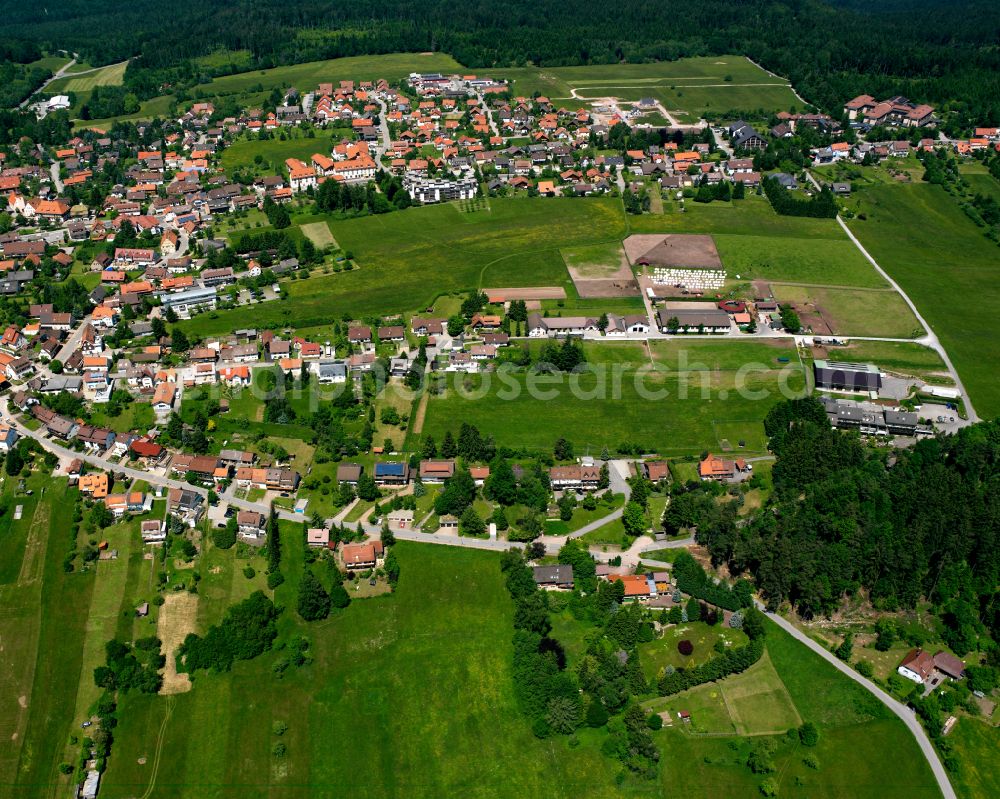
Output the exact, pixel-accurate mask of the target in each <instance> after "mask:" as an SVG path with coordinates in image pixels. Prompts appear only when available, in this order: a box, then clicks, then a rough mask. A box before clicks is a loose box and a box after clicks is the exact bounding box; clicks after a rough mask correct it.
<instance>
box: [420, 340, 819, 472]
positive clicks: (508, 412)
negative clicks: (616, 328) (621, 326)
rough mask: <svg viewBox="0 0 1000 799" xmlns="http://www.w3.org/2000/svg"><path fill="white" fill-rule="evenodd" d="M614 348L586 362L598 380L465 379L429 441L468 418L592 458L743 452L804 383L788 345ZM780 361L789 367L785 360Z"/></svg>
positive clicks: (527, 441)
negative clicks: (628, 445)
mask: <svg viewBox="0 0 1000 799" xmlns="http://www.w3.org/2000/svg"><path fill="white" fill-rule="evenodd" d="M616 346H617V345H615V344H611V343H607V344H602V345H599V347H600V348H599V349H597V350H596V351H595V352H593V354H592V355H590V356H589V357H590V363H592V364H594V365H595V367H596V368H597V369H598V370H599V371H598V372H597V373H595V374H584V375H573V376H565V375H562V376H560V375H553V376H544V375H543V376H535V375H525V374H505V375H496V374H494V375H471V376H468V377H465V376H459V377H457V378H456V379H453V380H451V381H450V382H449V383H448V384H447V385H448V389H447V391H446V392H445V393H444V394H441V395H436V396H432V397H431V398H430V401H429V403H428V407H427V415H426V417H425V420H424V426H423V430H422V435H423V436H426V435H432V436H433V437H434V439H435V440H436V441H440V440H441V439H442V438H443V436H444V434H445V432H447V431H449V430H451V431H452V433H453V434H454V433H455V432H456V431H457V429H458V426H459V425H460V424H461V423H462V422H468V423H470V424H474V425H477V426H478V427H479V429H480V430H481V431H482V432H483V433H484V434H489V435H493V436H494V437H495V438H496V441H497V444H498V445H501V446H510V447H525V448H527V449H529V450H535V451H550V450H551V447H552V444H553V443H554V442H555V441H556V439H558V438H560V437H565V438H567V439H569V440H570V441H572V442H573V443H574V444H575V445H576V449H577V452H578V453H586V452H588V451H589V452H590V454H592V455H596V454H599V453H600V452H601V450H602V448H604V447H609V448H610V449H612V450H613V449H614V448H615V447H617V446H618V445H619V444H621V443H623V442H634V443H639V444H641V445H642V446H643V447H644V448H645V451H657V452H660V453H661V454H665V455H691V454H698V453H700V452H702V451H704V450H705V449H721V448H722V447H723V444H724V443H728V445H729V446H730V447H732V448H733V449H737V448H738V447H739V442H740V441H742V442H744V445H745V446H744V447H743V451H745V452H763V451H764V450H765V448H766V441H765V436H764V429H763V425H762V421H763V419H764V416H765V415H766V414H767V411H768V410H769V409H770V407H771V406H772V405H773V404H774V403H775V402H778V401H780V400H781V399H782V393H783V392H782V385H783V384H784V385H786V386H787V387H788V390H789V392H790V393H794V392H795V391H797V390H801V388H802V385H803V379H804V378H803V374H802V370H801V367H800V366H799V364H798V360H797V358H796V355H795V351H794V349H793V348H791V347H789V346H788V345H786V344H781V345H777V346H774V347H771V346H769V345H767V344H758V343H748V344H744V343H742V342H734V341H727V342H714V341H702V340H693V339H692V340H688V341H676V342H674V341H671V342H665V343H663V344H662V345H661V344H660V343H659V342H657V344H656V346H655V348H654V350H653V353H654V355H653V361H652V363H651V362H650V360H649V356H648V355H646V356H645V358H644V357H643V350H642V348H641V347H640V346H637V345H634V344H623V345H622V346H623V349H622V350H621V352H620V353H616V352H615V350H616ZM779 356H781V357H788V358H790V359H791V362H790V363H789V364H779V363H777V360H776V358H777V357H779ZM616 375H617V376H616ZM452 377H455V376H454V375H452ZM539 378H540V379H539ZM532 386H534V388H532ZM739 386H742V390H741V389H740V388H739ZM412 438H413V437H411V440H410V441H409V442H408V445H409V446H411V447H412V446H415V445H416V443H417V442H415V441H413V440H412Z"/></svg>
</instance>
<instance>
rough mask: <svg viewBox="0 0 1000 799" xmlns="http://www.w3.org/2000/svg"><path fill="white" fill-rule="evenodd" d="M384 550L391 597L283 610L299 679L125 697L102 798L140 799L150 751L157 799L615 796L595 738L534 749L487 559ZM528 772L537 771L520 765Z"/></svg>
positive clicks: (247, 674) (506, 605)
mask: <svg viewBox="0 0 1000 799" xmlns="http://www.w3.org/2000/svg"><path fill="white" fill-rule="evenodd" d="M397 547H398V548H397V552H398V554H399V557H400V561H401V566H402V576H401V579H400V583H399V586H398V589H397V591H396V593H395V594H393V595H391V596H385V597H378V598H374V599H367V600H364V601H359V602H356V603H354V604H352V605H351V607H349V608H348V609H347V610H346V611H344V612H341V613H338V614H336V615H334V616H332V617H331V618H330V619H329V620H327V621H326V622H322V623H319V624H313V625H308V626H307V625H301V624H299V623H298V622H297V620H295V619H293V618H292V617H291V615H292V611H286V613H285V618H283V619H282V621H281V624H282V627H283V628H286V627H287V628H289V631H291V629H293V628H294V629H299V628H301V629H302V630H303V631H304V632H306V634H307V635H308V636H309V637H310V639H311V641H312V648H311V651H312V655H313V657H314V658H315V661H314V663H313V664H312V665H311V666H308V667H305V668H302V669H295V668H291V669H289V670H288V671H287V672H285V676H284V678H283V679H277V678H276V677H275V676H274V675H273V674H272V673H271V664H272V663H273V662H274V661H275V660H277V659H278V658H279V657H281V656H282V653H277V652H276V653H269V654H267V655H265V656H263V657H261V658H260V659H259V660H257V661H252V662H247V663H240V664H238V665H237V666H236V668H235V669H234V670H233V672H232V673H229V674H221V675H208V674H199V675H198V676H197V677H196V679H195V681H194V688H193V690H192V691H191V692H190V693H186V694H180V695H178V696H176V697H174V698H173V699H172V700H169V701H168V700H166V699H164V698H163V697H138V696H137V697H130V698H129V699H128V700H127V701H126V703H125V705H124V707H123V709H122V713H121V715H122V718H123V721H122V723H121V724H120V726H119V728H118V730H117V732H116V741H115V752H116V754H115V756H114V757H113V758H112V760H111V761H109V769H108V772H107V774H106V776H105V779H104V781H103V787H102V789H101V791H102V796H106V797H111V798H112V799H114V797H126V796H135V795H139V794H141V793H142V792H143V791H145V790H146V789H147V788H148V787H149V786H150V783H151V778H152V777H153V773H152V772H153V770H154V769H153V763H154V757H153V755H154V754H155V753H156V751H157V746H158V745H159V747H160V750H159V751H160V757H159V767H158V769H156V777H155V787H154V788H153V794H155V795H156V796H158V797H168V798H169V797H186V796H192V797H194V796H197V797H203V796H208V795H210V796H213V797H219V798H220V799H221V798H223V797H245V796H252V795H262V794H266V795H268V796H272V797H305V796H317V797H318V796H324V797H325V796H334V795H341V794H343V793H349V794H350V795H351V796H354V797H366V796H371V797H385V796H393V795H396V796H407V797H421V796H434V797H437V796H446V795H455V794H456V793H458V792H461V793H463V794H466V795H470V796H474V797H494V796H496V797H504V796H542V795H544V796H556V797H559V796H566V797H577V796H595V797H596V796H599V797H604V796H607V797H611V796H616V795H620V794H619V792H618V789H616V788H615V786H614V781H613V776H614V772H615V770H616V768H615V766H614V764H613V763H612V762H611V761H609V760H607V759H605V758H603V757H602V756H601V755H600V754H599V753H598V752H597V751H596V750H595V744H596V743H597V742H598V739H596V738H595V737H592V738H591V739H589V740H588V742H585V743H584V745H582V746H580V747H579V748H577V749H570V748H569V747H567V745H566V743H565V741H564V740H558V739H557V740H550V741H539V740H537V739H535V738H534V736H533V735H532V734H531V732H530V729H529V727H528V725H527V723H526V722H525V721H524V719H523V717H521V715H520V714H519V713H518V711H517V709H516V707H515V704H514V698H513V693H512V686H511V680H510V668H511V666H510V643H509V640H510V634H511V614H512V607H511V604H510V600H509V599H508V596H507V594H506V590H505V588H504V586H503V582H502V580H501V576H500V571H499V568H498V563H497V558H496V556H495V555H492V554H488V553H481V552H472V551H461V550H456V549H453V548H447V547H420V546H418V545H413V544H406V543H401V544H399V545H397ZM292 549H293V548H292V547H289V552H291V550H292ZM295 549H298V548H295ZM285 568H286V569H291V568H292V564H291V563H287V564H286V566H285ZM299 568H300V569H301V566H300V567H299ZM456 575H461V579H456ZM218 576H223V575H218ZM210 579H212V578H210V577H209V576H207V575H206V577H205V579H204V580H203V583H204V582H207V581H209V580H210ZM240 579H242V577H240ZM290 582H291V581H290ZM286 587H287V588H288V589H289V590H290V591H293V590H294V585H286V586H282V587H281V588H280V589H279V594H280V596H281V597H285V598H286V599H285V600H284V601H286V604H289V605H290V606H294V593H292V594H289V592H288V591H284V590H283V589H285V588H286ZM289 596H291V597H292V598H293V601H291V602H290V603H289V602H288V601H287V597H289ZM473 596H474V597H475V601H474V602H473V603H470V597H473ZM470 607H474V608H475V623H474V624H470V622H469V616H468V614H469V610H470ZM457 686H461V690H456V687H457ZM168 710H169V711H170V716H169V720H168V721H166V723H164V720H165V718H166V714H167V712H168ZM276 720H281V721H284V722H285V723H287V724H288V731H287V732H286V733H285V734H284V735H283V736H282V737H281V739H280V740H281V741H282V742H283V743H284V744H285V745H286V747H287V755H286V756H284V757H281V758H278V757H275V756H274V755H273V754H272V753H271V748H272V746H273V745H274V743H275V741H276V740H278V739H277V738H276V737H275V736H274V735H273V734H272V733H271V725H272V722H273V721H276ZM590 740H593V743H591V742H589V741H590ZM332 741H336V742H337V744H336V747H335V748H334V749H333V750H331V742H332ZM487 741H488V742H489V747H490V757H489V760H488V762H484V761H483V760H482V752H483V746H484V745H486V742H487ZM144 756H145V757H147V758H149V759H148V760H147V762H146V764H145V765H139V763H138V760H139V758H141V757H144ZM361 762H363V763H366V764H367V765H366V767H365V769H364V773H363V774H362V773H359V771H358V769H357V764H358V763H361ZM540 762H544V763H545V764H546V765H545V768H544V769H538V768H535V767H533V766H531V765H529V764H535V765H537V764H538V763H540Z"/></svg>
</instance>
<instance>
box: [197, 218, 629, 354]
mask: <svg viewBox="0 0 1000 799" xmlns="http://www.w3.org/2000/svg"><path fill="white" fill-rule="evenodd" d="M623 217H624V214H623V211H622V209H621V204H620V203H619V202H618V201H616V200H613V199H611V198H606V199H594V200H584V201H581V200H573V199H565V200H561V199H555V200H548V201H545V202H533V201H531V200H527V199H524V198H517V199H506V200H504V199H500V200H493V201H491V203H490V209H489V210H483V211H477V212H474V213H462V212H461V211H460V210H459V209H458V208H457V207H456V206H455V205H453V204H444V205H436V206H425V207H422V208H410V209H407V210H406V211H397V212H394V213H391V214H383V215H379V216H364V217H358V218H355V219H345V220H339V219H329V226H330V229H331V231H332V234H333V236H334V238H335V239H336V241H337V243H338V244H339V245H340V247H341V248H343V249H344V250H345V251H346V252H350V253H351V254H352V256H353V257H354V260H355V261H356V263H357V265H358V268H356V269H354V270H352V271H350V272H339V273H333V274H329V275H319V274H317V275H314V276H313V277H311V278H309V279H308V280H298V281H291V282H289V283H286V284H285V286H286V288H287V289H288V293H289V298H288V299H287V300H283V301H280V302H269V303H264V304H262V305H259V306H254V307H253V308H238V309H235V310H231V311H218V312H214V313H209V314H202V315H200V316H197V317H195V318H194V319H193V320H191V321H190V322H187V323H185V327H187V328H188V329H189V330H190V331H191V332H193V333H196V334H198V335H209V334H216V333H224V332H228V331H230V330H233V329H235V328H238V327H242V326H243V325H244V324H247V323H249V322H250V321H253V323H254V324H256V325H258V326H265V325H268V324H289V323H293V324H295V325H296V326H297V327H307V326H310V325H320V324H326V323H328V322H329V321H330V320H331V319H334V318H337V317H340V316H341V315H344V314H349V315H351V316H353V317H361V316H366V315H379V316H385V315H390V314H393V313H401V312H404V311H413V310H416V309H418V308H423V307H426V306H430V305H432V304H433V303H434V300H435V298H436V297H438V296H439V295H441V294H446V293H449V292H455V291H470V290H474V289H477V288H480V287H483V288H490V287H509V286H563V287H566V288H567V291H571V290H572V289H571V283H570V280H569V275H568V273H567V272H566V266H565V263H564V262H563V259H562V256H561V254H560V248H562V247H570V246H579V245H586V244H596V243H600V242H606V241H617V240H620V239H621V238H623V237H624V235H625V221H624V218H623ZM310 220H311V221H312V222H314V221H317V218H316V217H310ZM291 229H292V230H295V231H298V228H291Z"/></svg>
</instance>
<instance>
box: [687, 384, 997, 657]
mask: <svg viewBox="0 0 1000 799" xmlns="http://www.w3.org/2000/svg"><path fill="white" fill-rule="evenodd" d="M766 427H767V432H768V435H769V436H770V443H771V447H772V449H773V451H774V453H775V455H776V456H777V459H778V460H777V463H776V464H775V467H774V487H775V495H774V499H773V500H772V502H771V503H770V505H769V506H767V507H765V508H763V509H762V510H761V511H760V512H759V513H758V514H757V515H756V516H755V517H754V518H753V519H752V521H751V522H750V523H749V524H748V525H746V526H745V527H742V528H738V527H737V526H735V525H731V524H711V523H710V524H708V525H703V526H702V527H701V528H699V533H698V538H699V541H700V543H702V544H705V545H706V546H707V547H708V548H709V550H710V552H711V554H712V557H713V560H714V561H715V562H716V563H718V564H722V563H725V564H728V566H729V567H730V569H731V570H732V571H733V572H734V573H737V574H750V575H752V576H753V577H754V580H755V583H756V585H757V587H758V588H759V589H760V591H761V592H762V594H763V596H764V597H765V599H766V600H767V601H768V603H769V604H770V605H772V606H777V605H778V604H779V603H781V602H782V601H785V600H787V601H789V602H791V603H792V604H793V605H794V606H795V607H796V609H797V610H798V611H799V612H800V613H802V614H804V615H806V616H812V615H817V614H826V613H830V612H832V611H833V610H835V609H836V608H837V607H838V606H839V605H840V604H841V602H842V601H843V600H844V598H845V597H847V596H850V595H857V594H859V592H863V593H864V594H866V595H867V596H868V597H869V598H870V600H871V601H872V603H873V604H874V605H875V606H876V607H880V608H883V609H886V610H895V609H900V608H912V607H915V606H916V605H917V604H918V603H920V602H922V601H924V600H926V601H929V602H930V603H931V605H932V609H933V610H934V611H935V612H936V613H937V614H938V616H939V617H940V619H941V621H942V624H943V635H944V638H945V640H946V641H947V642H948V644H949V646H951V647H952V648H953V649H954V650H955V651H956V652H958V653H961V654H964V653H966V652H969V651H971V650H974V649H977V648H979V644H980V642H981V638H985V637H987V636H989V637H993V638H994V639H995V637H996V635H997V633H998V632H1000V592H998V589H997V586H998V577H1000V551H998V539H1000V521H998V520H1000V422H997V421H991V422H982V423H979V424H976V425H973V426H971V427H967V428H963V429H962V430H961V431H959V432H958V433H957V434H956V435H954V436H951V437H945V438H935V439H927V440H924V441H921V442H919V443H918V444H917V445H916V446H915V447H913V448H912V449H907V450H899V451H896V450H889V451H887V450H885V449H872V448H869V447H867V446H865V445H864V444H863V443H862V441H861V439H860V438H859V437H857V436H856V435H853V434H845V433H843V432H841V431H837V430H834V429H832V428H831V427H830V424H829V422H828V421H827V418H826V414H825V412H824V409H823V407H822V406H821V405H820V404H819V402H818V400H816V399H815V398H809V399H805V400H798V401H794V402H790V403H784V404H782V405H778V406H776V407H775V408H774V409H773V410H772V412H771V413H770V415H769V416H768V418H767V421H766ZM890 452H891V454H888V453H890Z"/></svg>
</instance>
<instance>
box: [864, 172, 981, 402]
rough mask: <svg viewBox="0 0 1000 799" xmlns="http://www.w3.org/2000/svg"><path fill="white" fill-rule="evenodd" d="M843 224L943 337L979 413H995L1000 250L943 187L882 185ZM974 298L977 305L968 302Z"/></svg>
mask: <svg viewBox="0 0 1000 799" xmlns="http://www.w3.org/2000/svg"><path fill="white" fill-rule="evenodd" d="M848 205H849V207H850V208H851V209H852V210H854V211H856V212H859V213H863V214H865V216H866V217H867V218H866V219H860V218H855V219H852V220H850V221H849V222H848V224H849V225H850V226H851V230H852V231H854V233H855V235H857V236H858V238H859V239H860V240H861V242H862V244H864V246H865V247H866V249H867V250H868V251H869V252H870V253H871V254H872V256H873V257H874V258H875V260H876V261H878V262H879V264H880V265H881V266H882V268H883V269H885V270H886V271H887V272H888V273H889V274H890V275H892V277H893V278H894V279H895V280H897V281H898V282H899V284H900V285H901V286H902V287H903V290H904V291H905V292H906V293H907V294H908V295H909V296H910V298H911V299H912V300H913V301H914V302H915V303H916V305H917V307H918V308H919V309H920V312H921V313H922V314H923V315H924V318H925V319H927V321H928V322H929V323H930V325H931V327H933V329H934V332H935V333H937V334H938V336H940V338H941V341H942V343H943V344H944V346H945V348H946V349H947V350H948V354H949V355H950V356H951V359H952V361H953V362H954V364H955V366H956V368H957V369H958V372H959V374H960V375H961V377H962V382H963V383H964V384H965V387H966V388H967V389H968V391H969V392H970V394H971V398H972V402H973V404H974V405H975V408H976V411H977V412H978V413H979V415H981V416H983V417H984V418H988V417H992V416H994V415H996V414H997V413H1000V383H998V382H997V380H996V377H995V375H994V373H993V371H994V370H993V368H992V365H993V364H994V363H995V362H996V361H997V359H998V358H1000V343H998V339H997V337H996V335H994V329H995V320H994V319H993V314H992V313H991V311H990V308H991V307H992V306H993V304H994V301H995V300H996V299H997V297H1000V280H998V278H1000V250H998V249H997V246H996V245H995V244H993V243H992V242H990V241H989V240H987V239H986V238H985V237H984V236H983V234H982V232H981V231H980V229H979V228H977V227H976V226H975V225H974V224H973V223H972V222H971V221H970V220H969V219H968V218H967V217H966V216H965V214H964V213H963V212H962V210H961V209H960V208H959V207H958V205H957V203H956V201H955V200H954V199H953V198H952V197H950V196H949V195H948V194H947V193H946V192H945V191H944V189H943V188H941V187H940V186H932V185H930V184H927V183H919V182H914V183H910V184H895V185H889V184H879V185H872V186H869V187H864V188H862V189H861V190H859V191H857V192H855V193H854V195H853V196H852V198H851V200H850V201H849V202H848ZM973 298H974V299H973Z"/></svg>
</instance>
